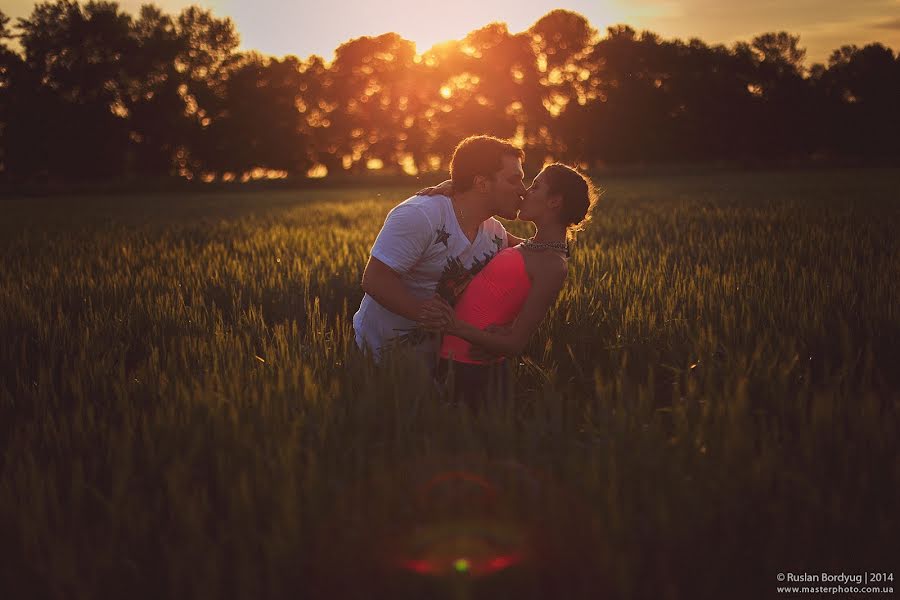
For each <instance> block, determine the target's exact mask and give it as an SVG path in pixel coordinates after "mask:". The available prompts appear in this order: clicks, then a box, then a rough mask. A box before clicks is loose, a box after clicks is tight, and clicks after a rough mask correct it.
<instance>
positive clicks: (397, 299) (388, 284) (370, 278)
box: [362, 256, 427, 321]
mask: <svg viewBox="0 0 900 600" xmlns="http://www.w3.org/2000/svg"><path fill="white" fill-rule="evenodd" d="M362 289H363V291H364V292H365V293H367V294H368V295H370V296H372V298H374V299H375V301H376V302H378V304H380V305H382V306H383V307H385V308H386V309H388V310H389V311H391V312H392V313H395V314H398V315H400V316H401V317H406V318H407V319H410V320H412V321H418V320H419V319H420V317H421V314H420V313H421V310H422V306H423V305H424V304H425V302H427V300H421V299H419V298H416V297H415V296H413V295H412V294H410V293H409V289H408V288H407V287H406V284H405V283H403V280H402V279H401V278H400V275H399V274H398V273H397V272H396V271H394V270H393V269H391V268H390V267H389V266H387V265H386V264H384V263H383V262H381V261H380V260H378V259H377V258H375V257H374V256H371V257H369V262H368V263H367V264H366V269H365V271H363V276H362Z"/></svg>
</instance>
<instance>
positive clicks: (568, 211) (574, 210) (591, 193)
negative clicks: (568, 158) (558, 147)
mask: <svg viewBox="0 0 900 600" xmlns="http://www.w3.org/2000/svg"><path fill="white" fill-rule="evenodd" d="M543 172H544V173H545V177H546V178H547V187H548V189H549V191H550V194H551V195H556V194H559V195H560V196H562V208H561V210H560V218H561V220H562V223H563V225H565V226H566V229H567V231H568V233H569V235H570V236H571V237H574V233H575V232H577V231H581V230H582V229H584V226H585V225H587V223H588V221H590V220H591V211H592V210H593V208H594V206H595V205H596V204H597V199H598V198H599V194H598V193H597V190H596V189H595V188H594V186H593V185H592V184H591V182H590V180H589V179H588V178H587V177H585V176H584V175H582V174H581V173H579V172H578V171H576V170H575V169H573V168H572V167H569V166H566V165H564V164H560V163H554V164H552V165H547V166H546V167H544V169H543Z"/></svg>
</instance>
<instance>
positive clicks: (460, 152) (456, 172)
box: [450, 135, 525, 192]
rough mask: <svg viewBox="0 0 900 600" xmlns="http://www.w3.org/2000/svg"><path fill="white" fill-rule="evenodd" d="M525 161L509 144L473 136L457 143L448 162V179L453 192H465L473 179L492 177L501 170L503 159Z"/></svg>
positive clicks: (521, 152)
mask: <svg viewBox="0 0 900 600" xmlns="http://www.w3.org/2000/svg"><path fill="white" fill-rule="evenodd" d="M504 156H513V157H516V158H518V159H519V160H525V152H524V151H523V150H522V149H521V148H516V147H515V146H513V145H512V144H510V143H509V142H507V141H505V140H501V139H500V138H495V137H491V136H489V135H473V136H470V137H467V138H466V139H464V140H463V141H461V142H460V143H459V145H458V146H457V147H456V150H454V151H453V158H452V159H451V160H450V179H451V180H453V191H454V192H467V191H469V190H470V189H472V186H473V185H474V184H475V177H477V176H478V175H482V176H484V177H493V176H494V175H496V174H497V173H498V172H499V171H500V170H501V169H503V157H504Z"/></svg>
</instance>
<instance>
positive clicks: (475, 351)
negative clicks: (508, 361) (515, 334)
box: [469, 325, 512, 362]
mask: <svg viewBox="0 0 900 600" xmlns="http://www.w3.org/2000/svg"><path fill="white" fill-rule="evenodd" d="M484 330H485V331H487V332H488V333H499V334H501V335H509V333H510V332H511V331H512V325H488V326H487V327H485V328H484ZM469 356H470V357H471V358H472V359H473V360H477V361H478V362H494V361H496V360H497V359H498V358H502V355H500V354H494V353H493V352H491V351H490V350H488V349H486V348H484V347H483V346H479V345H477V344H472V346H471V347H470V348H469Z"/></svg>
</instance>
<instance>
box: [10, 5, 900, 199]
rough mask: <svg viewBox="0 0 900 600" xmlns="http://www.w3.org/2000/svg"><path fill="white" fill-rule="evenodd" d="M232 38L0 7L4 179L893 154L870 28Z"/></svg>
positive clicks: (889, 56)
mask: <svg viewBox="0 0 900 600" xmlns="http://www.w3.org/2000/svg"><path fill="white" fill-rule="evenodd" d="M14 38H16V39H18V45H19V48H18V49H13V46H12V44H11V41H12V40H13V39H14ZM238 48H239V36H238V32H237V30H236V27H235V25H234V23H233V22H232V21H231V20H230V19H228V18H219V17H216V16H215V15H214V14H212V13H211V12H210V11H208V10H205V9H202V8H199V7H196V6H192V7H188V8H185V9H184V10H182V11H181V12H180V13H179V14H177V15H169V14H165V13H164V12H163V11H162V10H160V9H159V8H157V7H155V6H152V5H145V6H143V7H142V8H141V9H140V11H139V13H138V14H137V15H130V14H128V13H126V12H124V11H123V10H122V9H121V7H120V6H119V5H118V4H116V3H115V2H88V3H86V4H80V3H78V2H75V1H73V0H56V1H55V2H45V3H40V4H37V5H35V6H34V8H33V10H32V12H31V14H30V16H28V17H26V18H22V19H19V20H18V22H17V23H16V24H15V25H12V24H11V23H10V19H9V18H8V17H7V16H6V15H4V14H3V13H2V12H0V178H2V179H4V180H6V181H10V182H31V181H74V180H86V179H87V180H97V179H109V178H122V177H179V176H180V177H187V178H193V179H202V180H205V181H211V180H225V181H230V180H247V179H250V178H258V177H286V176H297V177H304V176H322V175H325V174H326V173H327V174H330V175H333V174H335V173H342V172H349V173H362V172H367V171H370V170H372V169H382V170H386V171H389V172H406V173H410V174H415V173H418V172H423V171H431V170H438V169H445V168H446V166H447V162H448V160H449V156H450V154H451V152H452V149H453V147H454V146H455V144H456V143H457V142H458V141H459V140H460V139H462V138H463V137H465V136H467V135H471V134H474V133H489V134H493V135H497V136H500V137H504V138H512V139H514V140H516V141H517V142H518V143H519V144H521V145H522V146H523V147H524V148H525V150H526V153H527V156H528V161H529V163H530V164H529V165H528V166H529V168H534V167H539V166H540V165H541V164H542V163H543V162H544V161H546V160H561V161H566V162H568V163H572V164H579V165H582V166H584V167H592V166H597V165H599V164H628V163H647V162H652V163H658V162H667V161H697V162H702V161H759V160H763V161H779V160H795V159H802V160H808V159H810V158H817V157H824V158H826V159H833V158H857V159H862V160H870V159H879V160H880V159H885V158H895V157H897V156H898V154H900V150H898V144H897V140H900V117H898V106H900V56H895V55H894V52H893V50H891V49H890V48H887V47H885V46H883V45H881V44H870V45H867V46H865V47H863V48H860V47H857V46H844V47H842V48H839V49H837V50H835V51H834V52H833V53H832V54H831V57H830V58H829V60H828V64H827V65H823V64H815V65H813V66H812V67H810V68H806V67H805V65H804V59H805V51H804V49H803V48H802V47H801V46H800V41H799V37H798V36H795V35H791V34H789V33H786V32H778V33H766V34H763V35H759V36H757V37H756V38H754V39H753V40H751V41H749V42H738V43H735V44H732V45H730V46H725V45H709V44H706V43H704V42H703V41H701V40H699V39H691V40H689V41H682V40H678V39H672V40H667V39H662V38H661V37H660V36H658V35H656V34H654V33H652V32H646V31H645V32H637V31H635V30H634V29H632V28H631V27H629V26H626V25H618V26H615V27H609V28H607V30H606V32H605V34H604V35H600V34H599V33H598V31H597V30H596V29H595V28H593V27H592V26H591V24H590V23H589V22H588V20H587V19H585V18H584V17H583V16H581V15H579V14H577V13H574V12H570V11H565V10H554V11H552V12H550V13H548V14H546V15H545V16H543V17H542V18H541V19H539V20H538V21H537V22H536V23H534V25H533V26H532V27H531V28H529V29H528V30H527V31H524V32H522V33H518V34H512V33H510V32H509V30H508V29H507V27H506V25H504V24H501V23H491V24H489V25H487V26H485V27H483V28H481V29H478V30H476V31H473V32H471V33H470V34H468V35H467V36H466V37H465V38H464V39H462V40H458V41H454V42H448V43H445V44H441V45H438V46H435V47H434V48H431V49H429V50H427V51H425V52H424V53H423V54H417V53H416V49H415V46H414V44H413V43H412V42H410V41H408V40H405V39H403V38H401V37H400V36H399V35H397V34H394V33H386V34H384V35H380V36H377V37H361V38H358V39H353V40H350V41H348V42H346V43H344V44H342V45H341V46H339V47H338V48H337V50H336V53H335V57H334V60H333V61H332V62H331V63H327V62H326V61H325V60H324V59H323V58H322V57H319V56H315V55H313V56H310V57H308V58H306V59H300V58H297V57H295V56H285V57H282V58H276V57H270V56H264V55H261V54H260V53H258V52H253V51H247V52H241V51H239V50H238Z"/></svg>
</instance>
